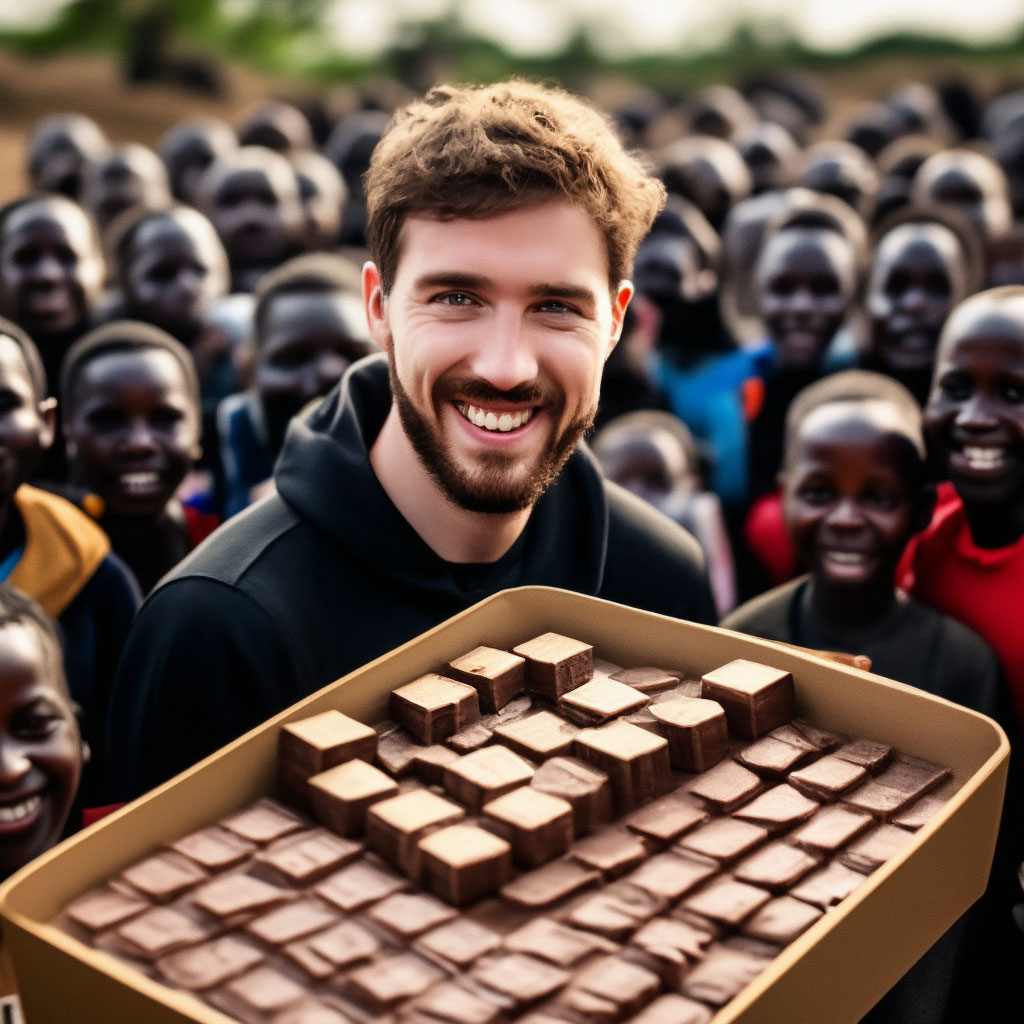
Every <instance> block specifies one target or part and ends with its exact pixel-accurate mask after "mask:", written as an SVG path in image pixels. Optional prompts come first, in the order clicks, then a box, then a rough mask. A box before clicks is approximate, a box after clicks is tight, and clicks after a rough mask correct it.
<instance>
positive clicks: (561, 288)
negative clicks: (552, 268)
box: [530, 283, 597, 305]
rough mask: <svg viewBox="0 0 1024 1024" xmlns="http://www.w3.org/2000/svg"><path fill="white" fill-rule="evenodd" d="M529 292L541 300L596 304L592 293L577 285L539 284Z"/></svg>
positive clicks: (590, 290)
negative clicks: (564, 300) (565, 300)
mask: <svg viewBox="0 0 1024 1024" xmlns="http://www.w3.org/2000/svg"><path fill="white" fill-rule="evenodd" d="M530 291H531V294H533V295H536V296H537V297H538V298H541V299H569V300H570V301H572V302H579V303H589V304H590V305H596V304H597V296H596V295H595V294H594V291H593V290H592V289H590V288H585V287H583V286H582V285H577V284H558V283H555V284H541V285H538V286H537V287H536V288H532V289H530Z"/></svg>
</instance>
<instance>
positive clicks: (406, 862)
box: [366, 789, 466, 878]
mask: <svg viewBox="0 0 1024 1024" xmlns="http://www.w3.org/2000/svg"><path fill="white" fill-rule="evenodd" d="M465 814H466V812H465V811H464V810H463V809H462V808H461V807H460V806H459V805H458V804H455V803H452V802H451V801H450V800H445V798H444V797H442V796H438V795H437V794H436V793H432V792H430V790H428V789H414V790H410V791H408V792H406V793H400V794H399V795H398V796H394V797H391V798H390V799H389V800H382V801H381V802H380V803H377V804H374V805H373V806H372V807H371V808H370V810H369V811H368V812H367V815H366V845H367V846H369V847H370V849H371V850H374V851H375V852H376V853H377V854H379V855H380V856H381V857H383V858H384V859H385V860H387V861H388V862H389V863H391V864H393V865H394V866H395V867H397V868H398V869H399V870H401V871H404V872H405V873H406V874H407V875H409V877H410V878H416V877H417V876H418V871H419V861H418V853H417V850H416V844H417V843H418V842H419V840H420V838H421V837H422V836H423V835H424V834H425V833H426V831H427V830H428V829H430V828H434V827H436V826H440V825H450V824H452V823H453V822H456V821H458V820H459V819H460V818H463V817H465Z"/></svg>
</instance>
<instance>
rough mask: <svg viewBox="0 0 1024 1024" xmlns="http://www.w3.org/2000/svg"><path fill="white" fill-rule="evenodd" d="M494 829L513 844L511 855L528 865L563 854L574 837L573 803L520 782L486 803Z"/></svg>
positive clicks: (485, 812) (486, 809) (485, 806)
mask: <svg viewBox="0 0 1024 1024" xmlns="http://www.w3.org/2000/svg"><path fill="white" fill-rule="evenodd" d="M483 812H484V814H485V815H486V816H487V817H488V818H490V819H493V821H494V822H495V831H497V832H498V834H499V835H501V836H503V837H504V838H505V839H507V840H508V841H509V842H510V843H511V844H512V856H513V858H514V859H515V860H516V862H517V863H518V864H522V865H523V866H525V867H528V868H535V867H539V866H540V865H541V864H544V863H546V862H547V861H549V860H552V859H553V858H555V857H558V856H560V855H561V854H563V853H565V852H566V850H568V849H569V846H570V845H571V844H572V838H573V817H572V805H571V804H570V803H569V802H568V801H566V800H562V799H560V798H559V797H557V796H549V795H548V794H547V793H542V792H540V790H537V789H532V788H531V787H530V786H521V787H520V788H519V789H514V790H512V792H511V793H506V794H505V795H504V796H500V797H498V799H497V800H492V801H490V803H486V804H484V807H483Z"/></svg>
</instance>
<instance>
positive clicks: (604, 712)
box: [558, 679, 650, 725]
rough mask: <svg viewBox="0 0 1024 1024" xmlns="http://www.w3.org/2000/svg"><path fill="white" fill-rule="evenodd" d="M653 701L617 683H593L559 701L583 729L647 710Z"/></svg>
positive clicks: (573, 691)
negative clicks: (644, 708)
mask: <svg viewBox="0 0 1024 1024" xmlns="http://www.w3.org/2000/svg"><path fill="white" fill-rule="evenodd" d="M649 699H650V698H648V697H646V696H645V695H644V694H642V693H640V691H639V690H635V689H634V688H633V687H632V686H627V685H626V684H625V683H617V682H616V681H615V680H614V679H591V680H590V682H589V683H584V684H583V685H582V686H578V687H576V689H575V690H570V691H569V692H568V693H565V694H563V695H562V696H561V697H559V698H558V706H559V708H560V709H561V710H562V711H564V712H565V714H567V715H568V716H569V717H570V718H572V719H573V720H574V721H577V722H580V723H581V724H583V725H600V724H601V723H602V722H607V721H609V720H610V719H612V718H615V717H616V716H617V715H624V714H627V713H628V712H630V711H635V710H636V709H637V708H641V707H643V706H644V705H645V704H646V703H647V702H648V700H649Z"/></svg>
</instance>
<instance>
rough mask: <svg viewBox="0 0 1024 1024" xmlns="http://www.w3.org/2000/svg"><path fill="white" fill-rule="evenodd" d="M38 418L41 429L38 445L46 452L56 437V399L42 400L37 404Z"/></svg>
mask: <svg viewBox="0 0 1024 1024" xmlns="http://www.w3.org/2000/svg"><path fill="white" fill-rule="evenodd" d="M39 418H40V420H42V422H43V427H42V429H41V430H40V431H39V444H40V446H41V447H42V449H43V451H46V450H47V449H48V448H49V447H50V446H51V445H52V444H53V440H54V438H55V437H56V436H57V399H56V398H44V399H43V400H42V401H41V402H40V403H39Z"/></svg>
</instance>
